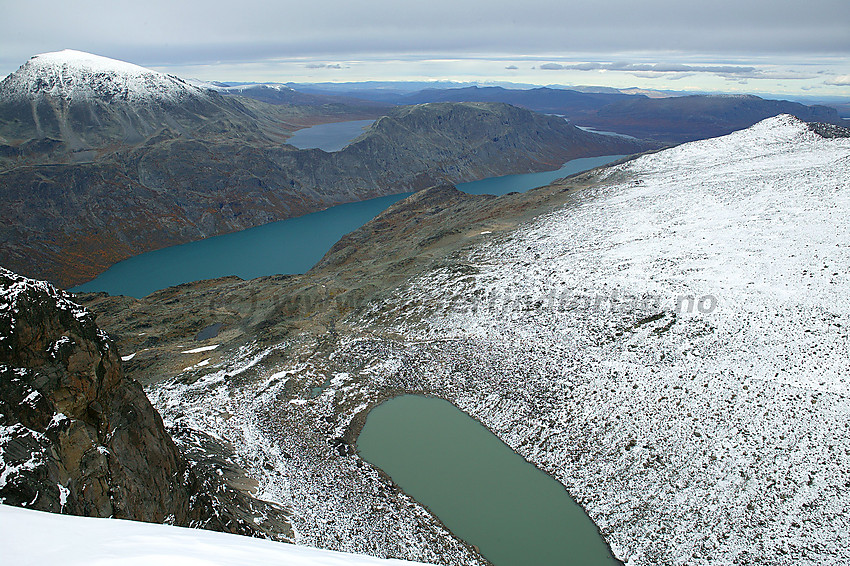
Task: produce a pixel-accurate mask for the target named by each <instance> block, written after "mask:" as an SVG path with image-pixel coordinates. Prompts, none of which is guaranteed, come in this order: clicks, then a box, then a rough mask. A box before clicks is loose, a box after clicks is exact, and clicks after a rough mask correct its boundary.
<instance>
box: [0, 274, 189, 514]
mask: <svg viewBox="0 0 850 566" xmlns="http://www.w3.org/2000/svg"><path fill="white" fill-rule="evenodd" d="M0 297H2V298H0V413H2V417H0V418H2V421H0V422H2V431H3V432H2V435H0V454H1V455H2V456H0V458H2V462H0V464H2V468H3V471H2V481H0V500H2V501H3V502H4V503H7V504H12V505H19V506H24V507H30V508H34V509H40V510H44V511H53V512H65V513H70V514H75V515H89V516H96V517H110V516H114V517H120V518H132V519H140V520H144V521H155V522H163V521H165V520H169V521H172V522H175V523H177V524H187V523H188V518H189V504H190V502H189V499H190V489H189V485H190V483H191V481H192V478H191V477H190V475H189V470H188V468H187V465H186V462H185V460H184V459H183V458H182V456H181V455H180V453H179V452H178V450H177V448H176V447H175V445H174V443H173V442H172V440H171V437H170V436H169V435H168V434H167V433H166V431H165V428H164V427H163V424H162V419H161V418H160V417H159V415H158V414H157V413H156V411H155V410H154V409H153V407H152V406H151V404H150V402H149V401H148V400H147V397H145V394H144V392H143V391H142V388H141V386H140V385H139V384H138V383H136V382H135V381H133V380H130V379H127V378H125V377H124V374H123V372H122V369H121V359H120V358H119V357H118V353H117V350H116V348H115V346H114V344H112V342H110V340H109V339H108V337H107V336H106V334H104V333H103V332H101V331H100V330H99V329H98V328H97V326H96V325H95V323H94V317H93V316H92V315H91V314H90V313H89V312H88V311H86V310H84V309H83V308H82V307H79V306H77V305H75V304H74V303H72V302H71V301H70V300H69V298H68V296H67V295H66V294H65V293H64V292H62V291H57V290H56V289H54V288H52V287H50V286H49V285H47V284H44V283H39V282H35V281H32V280H28V279H25V278H23V277H20V276H17V275H15V274H13V273H12V272H10V271H7V270H5V269H3V270H2V271H0Z"/></svg>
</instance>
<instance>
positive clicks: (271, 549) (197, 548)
mask: <svg viewBox="0 0 850 566" xmlns="http://www.w3.org/2000/svg"><path fill="white" fill-rule="evenodd" d="M46 541H49V544H45V542H46ZM0 542H2V547H3V550H2V557H3V563H4V564H15V565H16V566H27V565H34V566H35V565H37V566H47V565H49V564H63V565H65V566H77V565H79V566H100V565H104V566H105V565H107V564H108V565H109V566H142V565H150V564H156V565H157V566H172V565H173V566H268V565H270V564H279V565H282V566H283V565H285V566H343V565H345V566H347V565H351V566H357V565H363V566H393V565H395V566H403V565H405V564H407V565H411V566H412V565H413V564H414V563H413V562H402V561H398V560H381V559H377V558H371V557H368V556H359V555H355V554H344V553H338V552H331V551H327V550H317V549H313V548H305V547H302V546H295V545H291V544H285V543H279V542H270V541H265V540H260V539H255V538H250V537H242V536H237V535H231V534H226V533H214V532H211V531H202V530H198V529H184V528H180V527H173V526H167V525H154V524H150V523H139V522H136V521H121V520H118V519H92V518H89V517H73V516H68V515H57V514H53V513H43V512H40V511H31V510H28V509H20V508H18V507H10V506H8V505H0Z"/></svg>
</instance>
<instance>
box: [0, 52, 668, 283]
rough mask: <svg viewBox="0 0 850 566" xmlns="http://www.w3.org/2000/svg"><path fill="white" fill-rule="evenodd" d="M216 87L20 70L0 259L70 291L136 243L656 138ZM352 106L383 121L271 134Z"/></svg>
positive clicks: (159, 243)
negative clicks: (345, 134)
mask: <svg viewBox="0 0 850 566" xmlns="http://www.w3.org/2000/svg"><path fill="white" fill-rule="evenodd" d="M225 90H226V91H227V92H230V94H228V95H224V94H221V93H219V92H216V91H213V90H210V89H208V88H199V87H198V86H195V85H193V84H190V83H189V82H187V81H184V80H182V79H180V78H177V77H173V76H170V75H164V74H162V73H157V72H155V71H150V70H147V69H143V68H141V67H137V66H135V65H130V64H127V63H123V62H120V61H114V60H111V59H106V58H103V57H97V56H93V55H89V54H85V53H80V52H74V51H63V52H59V53H51V54H45V55H39V56H36V57H34V58H33V59H31V60H30V61H28V62H27V63H25V64H24V65H23V66H22V67H21V68H20V69H19V70H18V71H17V72H16V73H13V74H12V75H10V76H9V77H7V78H6V79H5V80H4V81H3V82H2V83H0V197H2V199H3V202H4V203H5V205H6V206H5V207H4V208H3V209H2V210H0V225H2V228H0V263H2V264H4V265H6V266H8V267H10V268H12V269H14V270H16V271H18V272H21V273H24V274H27V275H31V276H35V277H40V278H46V279H50V280H51V281H53V282H56V283H58V284H61V285H73V284H75V283H81V282H83V281H85V280H87V279H90V278H92V277H94V276H96V275H97V274H99V273H100V272H102V271H104V270H105V269H106V268H107V267H109V266H110V265H111V264H113V263H115V262H117V261H120V260H122V259H125V258H128V257H130V256H133V255H136V254H139V253H142V252H145V251H149V250H153V249H157V248H161V247H165V246H168V245H173V244H178V243H183V242H187V241H191V240H197V239H201V238H204V237H207V236H212V235H215V234H221V233H225V232H232V231H236V230H242V229H245V228H249V227H252V226H257V225H260V224H265V223H268V222H272V221H275V220H282V219H285V218H290V217H293V216H299V215H302V214H306V213H309V212H314V211H317V210H321V209H324V208H326V207H328V206H331V205H334V204H341V203H344V202H351V201H356V200H362V199H365V198H370V197H376V196H381V195H387V194H394V193H401V192H408V191H412V190H418V189H422V188H425V187H428V186H431V185H434V184H439V183H444V182H459V181H470V180H475V179H480V178H483V177H489V176H496V175H505V174H510V173H525V172H531V171H542V170H552V169H557V168H558V167H559V166H560V165H561V164H562V163H563V162H564V161H566V160H568V159H572V158H577V157H590V156H596V155H606V154H626V153H634V152H638V151H642V150H645V149H648V148H651V147H657V144H655V145H653V144H651V143H644V142H639V141H636V140H624V139H617V138H612V137H610V136H601V135H596V134H591V133H588V132H584V131H582V130H580V129H577V128H575V127H573V126H571V125H569V124H567V123H565V122H564V121H563V120H561V119H558V118H555V117H549V116H544V115H541V114H535V113H533V112H530V111H528V110H524V109H520V108H517V107H513V106H509V105H506V104H498V103H462V104H433V105H415V106H410V107H393V108H390V109H389V110H388V111H387V112H382V110H383V108H384V107H382V106H381V105H379V104H374V103H364V102H362V101H360V102H359V103H351V104H349V102H347V101H345V100H341V99H339V98H338V97H336V98H333V97H318V96H314V95H303V94H299V93H296V92H294V91H290V90H288V89H286V88H273V87H265V86H257V87H250V88H247V87H246V88H241V89H225ZM244 94H251V95H252V96H254V97H255V98H253V99H252V98H247V97H245V96H243V95H244ZM258 99H265V100H266V101H261V100H258ZM270 100H271V101H273V102H274V103H273V104H270V103H268V102H267V101H270ZM358 104H359V105H358ZM367 109H368V112H371V115H372V117H377V116H380V115H381V114H386V116H384V117H382V118H381V119H379V120H378V121H377V122H376V123H375V124H374V125H373V126H372V127H371V128H370V129H369V130H368V131H367V132H366V133H365V134H364V135H363V136H361V138H360V139H359V140H358V141H357V142H355V143H352V144H351V145H349V146H348V147H347V148H345V149H343V150H342V151H339V152H336V153H326V152H324V151H321V150H297V149H295V148H293V147H292V146H288V145H285V144H284V143H283V141H284V140H285V138H286V136H287V135H288V134H289V132H291V131H292V130H294V129H295V128H296V127H297V126H295V125H293V124H294V123H295V122H297V121H298V120H301V122H302V124H303V123H305V122H308V123H309V122H310V121H314V122H315V121H317V120H319V121H334V120H339V119H341V118H345V117H346V116H348V117H350V116H352V115H359V116H362V115H363V114H366V113H368V112H367Z"/></svg>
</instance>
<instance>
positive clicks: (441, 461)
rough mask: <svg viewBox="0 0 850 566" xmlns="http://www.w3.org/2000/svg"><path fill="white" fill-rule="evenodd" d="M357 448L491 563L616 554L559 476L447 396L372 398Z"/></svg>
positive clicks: (506, 565)
mask: <svg viewBox="0 0 850 566" xmlns="http://www.w3.org/2000/svg"><path fill="white" fill-rule="evenodd" d="M357 450H358V452H359V453H360V455H361V456H362V457H363V458H364V459H365V460H366V461H368V462H370V463H371V464H373V465H375V466H377V467H379V468H381V469H382V470H383V471H384V472H386V473H387V474H388V475H389V476H390V477H391V478H392V479H393V481H394V482H395V483H396V484H397V485H398V486H399V487H401V488H402V489H403V490H404V491H405V492H406V493H407V494H409V495H410V496H412V497H413V498H414V499H416V500H417V501H418V502H419V503H421V504H423V505H425V506H426V507H428V508H429V509H430V510H431V511H432V512H433V513H434V514H435V515H436V516H437V517H439V519H440V520H441V521H442V522H443V524H444V525H446V527H447V528H448V529H449V530H451V531H452V533H454V534H455V535H456V536H458V537H459V538H461V539H463V540H465V541H466V542H468V543H470V544H474V545H475V546H477V547H478V549H479V550H480V551H481V553H482V554H483V555H484V557H485V558H487V559H488V560H489V561H490V562H492V563H493V564H494V565H495V566H528V565H535V566H567V565H575V566H597V565H600V566H601V565H605V566H611V565H616V564H620V562H619V561H617V560H616V559H615V558H614V557H613V556H612V555H611V552H610V550H609V548H608V546H607V545H606V544H605V541H604V540H603V539H602V537H601V535H600V534H599V532H598V530H597V529H596V526H595V525H594V524H593V522H592V521H591V520H590V518H589V517H588V516H587V515H586V514H585V512H584V510H583V509H582V508H581V507H580V506H579V505H578V504H576V503H575V501H573V499H572V498H571V497H570V495H569V493H567V491H566V489H565V488H564V486H563V485H561V484H560V483H558V482H557V481H555V480H554V479H553V478H552V477H550V476H548V475H547V474H545V473H544V472H542V471H540V470H539V469H538V468H536V467H534V466H533V465H531V464H529V463H528V462H527V461H525V460H524V459H523V458H522V457H521V456H519V455H518V454H516V453H515V452H514V451H513V450H511V449H510V447H508V446H507V445H506V444H505V443H504V442H502V441H501V440H500V439H499V438H498V437H497V436H495V435H494V434H493V433H492V432H490V431H489V430H488V429H487V428H485V427H484V426H483V425H481V423H479V422H478V421H476V420H475V419H473V418H472V417H470V416H469V415H467V414H466V413H464V412H463V411H461V410H459V409H458V408H457V407H455V406H454V405H452V404H451V403H448V402H447V401H444V400H442V399H438V398H435V397H421V396H417V395H404V396H401V397H396V398H394V399H391V400H390V401H387V402H385V403H383V404H381V405H379V406H378V407H376V408H375V409H373V410H372V411H371V412H370V413H369V416H368V417H367V419H366V424H365V426H364V427H363V431H362V432H361V433H360V437H359V438H358V439H357Z"/></svg>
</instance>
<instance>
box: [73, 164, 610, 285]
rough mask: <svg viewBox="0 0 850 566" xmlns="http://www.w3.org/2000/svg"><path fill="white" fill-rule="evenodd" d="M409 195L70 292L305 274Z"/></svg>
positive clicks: (157, 254)
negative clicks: (351, 234)
mask: <svg viewBox="0 0 850 566" xmlns="http://www.w3.org/2000/svg"><path fill="white" fill-rule="evenodd" d="M621 157H623V156H622V155H607V156H604V157H590V158H583V159H574V160H573V161H569V162H567V163H565V164H564V166H563V167H561V168H560V169H557V170H555V171H546V172H543V173H526V174H523V175H506V176H504V177H491V178H489V179H483V180H481V181H473V182H470V183H460V184H458V185H457V188H458V189H460V190H462V191H464V192H467V193H470V194H492V195H503V194H506V193H509V192H512V191H517V192H524V191H527V190H529V189H533V188H535V187H540V186H543V185H547V184H549V183H551V182H552V181H554V180H555V179H560V178H561V177H566V176H567V175H572V174H573V173H578V172H580V171H585V170H587V169H592V168H594V167H599V166H600V165H605V164H607V163H610V162H612V161H615V160H617V159H619V158H621ZM407 196H410V193H404V194H399V195H392V196H387V197H380V198H376V199H371V200H367V201H362V202H354V203H349V204H342V205H339V206H334V207H332V208H328V209H327V210H323V211H321V212H314V213H312V214H306V215H304V216H300V217H298V218H290V219H288V220H281V221H279V222H272V223H270V224H266V225H264V226H258V227H256V228H249V229H248V230H242V231H240V232H234V233H232V234H223V235H221V236H213V237H210V238H205V239H203V240H198V241H197V242H190V243H188V244H182V245H179V246H172V247H168V248H163V249H161V250H156V251H152V252H148V253H145V254H142V255H138V256H135V257H132V258H130V259H127V260H124V261H121V262H119V263H116V264H115V265H113V266H111V267H110V268H109V269H107V270H106V271H104V272H103V273H102V274H100V275H99V276H98V277H97V278H95V279H93V280H92V281H89V282H87V283H84V284H82V285H79V286H77V287H74V288H73V289H71V291H72V292H92V291H106V292H107V293H109V294H110V295H129V296H131V297H144V296H146V295H149V294H151V293H153V292H154V291H158V290H160V289H165V288H166V287H171V286H173V285H179V284H181V283H188V282H190V281H198V280H201V279H212V278H215V277H224V276H226V275H236V276H238V277H241V278H242V279H252V278H254V277H261V276H264V275H276V274H293V273H304V272H306V271H307V270H309V269H310V268H311V267H313V265H315V264H316V262H318V261H319V260H320V259H322V256H324V255H325V253H326V252H327V251H328V250H329V249H330V247H331V246H333V245H334V244H335V243H336V242H337V241H338V240H339V239H340V238H341V237H342V236H344V235H345V234H348V233H349V232H351V231H353V230H355V229H357V228H359V227H360V226H362V225H363V224H365V223H366V222H368V221H369V220H371V219H372V218H374V217H375V216H377V215H378V214H380V213H381V212H382V211H383V210H385V209H386V208H387V207H388V206H390V205H391V204H393V203H395V202H398V201H399V200H401V199H403V198H405V197H407Z"/></svg>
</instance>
